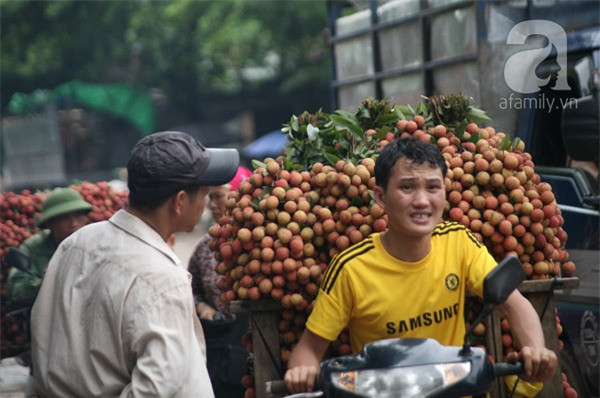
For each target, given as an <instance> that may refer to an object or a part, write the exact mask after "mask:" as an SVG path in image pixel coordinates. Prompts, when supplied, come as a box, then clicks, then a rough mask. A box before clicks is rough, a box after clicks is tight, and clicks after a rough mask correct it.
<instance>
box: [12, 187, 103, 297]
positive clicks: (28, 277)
mask: <svg viewBox="0 0 600 398" xmlns="http://www.w3.org/2000/svg"><path fill="white" fill-rule="evenodd" d="M92 208H93V206H92V205H91V204H89V203H88V202H86V201H85V200H83V198H82V197H81V195H80V194H79V193H78V192H77V191H75V190H73V189H71V188H56V189H54V190H53V191H52V192H50V193H49V194H48V196H46V198H45V199H44V201H43V202H42V215H41V217H40V219H39V221H38V223H39V226H40V227H41V228H43V230H42V231H40V232H38V233H36V234H35V235H33V236H31V237H30V238H29V239H27V240H25V241H24V242H23V243H22V244H21V246H19V249H20V250H21V251H23V252H25V253H26V254H28V255H29V257H30V262H31V263H30V266H31V268H30V269H31V271H32V274H33V275H32V274H28V273H27V272H24V271H20V270H18V269H16V268H13V269H11V271H10V275H9V277H8V282H7V286H8V293H9V297H10V300H11V301H12V302H13V303H18V304H23V305H33V302H34V301H35V298H36V296H37V293H38V290H39V288H40V285H41V284H42V277H43V276H44V271H45V269H46V266H47V265H48V263H49V262H50V258H52V255H53V254H54V252H55V251H56V249H57V248H58V245H59V244H60V242H62V241H63V240H64V239H65V238H66V237H68V236H69V235H71V234H72V233H73V232H75V231H77V230H78V229H79V228H81V227H83V226H84V225H85V224H87V221H88V219H87V213H89V212H90V210H92Z"/></svg>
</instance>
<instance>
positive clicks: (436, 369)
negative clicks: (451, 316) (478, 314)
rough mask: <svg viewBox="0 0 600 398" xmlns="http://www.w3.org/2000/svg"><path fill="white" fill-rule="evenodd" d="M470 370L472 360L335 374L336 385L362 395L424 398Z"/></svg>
mask: <svg viewBox="0 0 600 398" xmlns="http://www.w3.org/2000/svg"><path fill="white" fill-rule="evenodd" d="M470 371H471V362H457V363H446V364H435V365H422V366H410V367H404V368H386V369H366V370H355V371H348V372H334V373H332V375H331V377H332V382H333V385H334V386H335V387H336V388H339V389H342V390H346V391H350V392H352V393H354V394H356V395H359V396H362V397H376V398H394V397H398V396H401V397H403V398H404V397H406V398H408V397H419V398H424V397H427V396H429V394H432V393H434V392H438V391H440V390H442V389H443V388H444V387H447V386H449V385H452V384H454V383H456V382H459V381H460V380H463V379H464V378H465V377H467V376H468V375H469V372H470Z"/></svg>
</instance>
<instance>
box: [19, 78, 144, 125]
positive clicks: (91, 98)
mask: <svg viewBox="0 0 600 398" xmlns="http://www.w3.org/2000/svg"><path fill="white" fill-rule="evenodd" d="M61 99H67V100H70V101H73V102H76V103H78V104H81V105H82V106H86V107H88V108H90V109H94V110H99V111H104V112H106V113H109V114H111V115H114V116H118V117H121V118H124V119H126V120H129V121H130V122H131V123H132V124H133V125H134V126H136V127H137V128H138V129H139V130H140V132H141V133H142V134H143V135H148V134H151V133H153V132H154V107H153V105H152V101H151V99H150V96H149V95H148V92H147V91H146V90H141V89H139V88H136V87H133V86H131V85H128V84H91V83H83V82H80V81H72V82H68V83H64V84H61V85H60V86H58V87H56V88H55V89H54V90H52V91H49V90H36V91H34V92H33V93H31V94H23V93H15V94H13V96H12V97H11V99H10V102H9V104H8V110H9V112H10V113H12V114H24V113H31V112H35V111H37V110H39V107H40V106H43V105H46V104H48V103H50V102H57V101H59V100H61Z"/></svg>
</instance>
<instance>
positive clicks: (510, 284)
mask: <svg viewBox="0 0 600 398" xmlns="http://www.w3.org/2000/svg"><path fill="white" fill-rule="evenodd" d="M525 279H526V275H525V271H523V265H522V264H521V261H519V259H518V258H517V257H514V256H510V257H506V258H504V259H502V260H501V261H500V262H499V263H498V265H497V266H496V268H494V269H493V270H492V271H491V272H490V273H489V274H488V275H487V276H486V277H485V279H484V281H483V301H484V302H485V303H486V304H493V305H498V304H502V303H503V302H505V301H506V299H507V298H508V296H510V294H511V293H512V292H513V291H514V290H515V289H516V288H517V287H519V285H520V284H521V282H523V281H524V280H525Z"/></svg>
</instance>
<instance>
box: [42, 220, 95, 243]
mask: <svg viewBox="0 0 600 398" xmlns="http://www.w3.org/2000/svg"><path fill="white" fill-rule="evenodd" d="M87 222H88V218H87V215H86V214H85V213H83V212H75V213H67V214H63V215H60V216H57V217H54V218H51V219H50V220H48V221H46V225H47V227H48V228H49V229H50V230H51V231H52V235H53V236H54V240H55V241H56V243H57V244H59V243H60V242H62V241H63V240H65V239H66V238H67V237H68V236H69V235H71V234H72V233H73V232H75V231H77V230H78V229H79V228H81V227H83V226H84V225H85V224H87Z"/></svg>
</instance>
